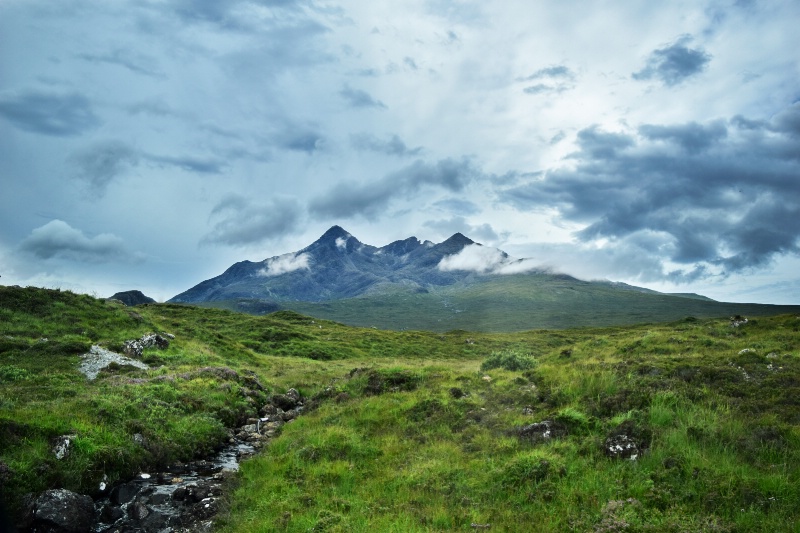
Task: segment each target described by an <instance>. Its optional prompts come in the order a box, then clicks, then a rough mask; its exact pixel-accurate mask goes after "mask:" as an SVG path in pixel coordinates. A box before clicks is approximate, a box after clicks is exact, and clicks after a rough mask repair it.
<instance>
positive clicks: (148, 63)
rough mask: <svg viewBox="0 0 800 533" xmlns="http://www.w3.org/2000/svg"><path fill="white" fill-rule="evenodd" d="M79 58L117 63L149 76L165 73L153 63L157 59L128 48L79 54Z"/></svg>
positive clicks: (162, 75) (93, 61)
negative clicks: (104, 52) (105, 52)
mask: <svg viewBox="0 0 800 533" xmlns="http://www.w3.org/2000/svg"><path fill="white" fill-rule="evenodd" d="M78 57H80V58H81V59H83V60H85V61H88V62H90V63H108V64H110V65H117V66H120V67H123V68H126V69H128V70H130V71H131V72H135V73H136V74H142V75H144V76H149V77H151V78H164V77H165V75H164V73H163V72H161V71H160V70H159V69H158V68H157V67H156V66H155V65H156V63H157V61H156V60H155V59H154V58H152V57H148V56H145V55H142V54H137V53H135V52H132V51H130V50H125V49H121V48H118V49H116V50H114V51H113V52H110V53H107V54H79V56H78Z"/></svg>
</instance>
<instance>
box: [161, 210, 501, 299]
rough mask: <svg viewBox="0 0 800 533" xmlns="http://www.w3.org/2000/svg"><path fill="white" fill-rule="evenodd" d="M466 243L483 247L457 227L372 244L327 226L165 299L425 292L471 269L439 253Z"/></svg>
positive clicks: (339, 296) (459, 249)
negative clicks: (306, 240)
mask: <svg viewBox="0 0 800 533" xmlns="http://www.w3.org/2000/svg"><path fill="white" fill-rule="evenodd" d="M468 247H469V248H470V250H472V249H479V248H485V247H483V246H482V245H481V244H479V243H476V242H475V241H473V240H472V239H470V238H468V237H466V236H464V235H462V234H461V233H456V234H454V235H453V236H451V237H450V238H449V239H447V240H445V241H444V242H441V243H438V244H435V243H432V242H430V241H424V242H423V241H420V240H419V239H417V238H416V237H409V238H407V239H404V240H398V241H394V242H392V243H389V244H387V245H386V246H383V247H380V248H378V247H375V246H372V245H369V244H365V243H362V242H361V241H359V240H358V239H357V238H356V237H354V236H353V235H352V234H350V233H349V232H347V231H346V230H344V229H343V228H341V227H340V226H333V227H331V228H330V229H329V230H328V231H326V232H325V233H324V234H323V235H322V236H321V237H320V238H319V239H317V240H316V241H314V242H313V243H312V244H310V245H309V246H307V247H305V248H303V249H302V250H299V251H297V252H294V253H289V254H284V255H281V256H275V257H271V258H269V259H266V260H264V261H260V262H252V261H241V262H238V263H236V264H234V265H232V266H231V267H230V268H228V269H227V270H226V271H225V272H223V273H222V274H220V275H219V276H216V277H214V278H211V279H209V280H206V281H203V282H201V283H199V284H198V285H196V286H194V287H192V288H191V289H189V290H187V291H185V292H183V293H181V294H178V295H177V296H175V297H173V298H172V299H170V300H169V301H170V302H174V303H201V302H213V301H224V300H232V299H237V298H247V299H259V300H268V301H275V302H282V301H305V302H322V301H327V300H338V299H343V298H352V297H356V296H360V295H363V294H374V293H375V292H376V291H378V292H394V291H403V292H412V293H413V292H426V291H427V290H428V289H429V288H431V287H441V286H448V285H452V284H454V283H456V282H458V281H462V280H464V279H465V278H467V277H469V276H472V275H475V274H476V272H477V270H476V269H473V268H458V266H456V267H451V266H447V265H444V266H443V260H444V259H445V258H448V257H453V256H456V255H458V254H460V253H462V252H464V250H465V249H466V248H468ZM486 249H487V250H490V251H491V255H492V258H493V259H495V260H496V259H497V258H500V259H501V260H508V255H507V254H505V253H504V252H501V251H499V250H494V249H491V248H486Z"/></svg>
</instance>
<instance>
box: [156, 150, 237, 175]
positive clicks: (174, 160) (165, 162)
mask: <svg viewBox="0 0 800 533" xmlns="http://www.w3.org/2000/svg"><path fill="white" fill-rule="evenodd" d="M142 157H143V158H145V159H147V160H148V161H151V162H153V163H155V164H157V165H159V166H170V167H177V168H180V169H182V170H185V171H187V172H196V173H198V174H219V173H220V172H222V168H223V166H224V165H225V163H223V162H222V161H217V160H214V159H207V158H199V157H194V156H167V155H155V154H142Z"/></svg>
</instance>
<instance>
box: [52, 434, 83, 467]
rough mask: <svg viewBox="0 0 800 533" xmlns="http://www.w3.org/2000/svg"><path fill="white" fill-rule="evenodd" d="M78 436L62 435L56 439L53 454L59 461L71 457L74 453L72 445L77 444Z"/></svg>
mask: <svg viewBox="0 0 800 533" xmlns="http://www.w3.org/2000/svg"><path fill="white" fill-rule="evenodd" d="M76 437H77V435H61V436H60V437H58V438H57V439H56V443H55V445H54V446H53V454H54V455H55V456H56V459H58V460H59V461H60V460H61V459H64V458H66V457H68V456H69V453H70V452H71V451H72V443H73V442H75V439H76Z"/></svg>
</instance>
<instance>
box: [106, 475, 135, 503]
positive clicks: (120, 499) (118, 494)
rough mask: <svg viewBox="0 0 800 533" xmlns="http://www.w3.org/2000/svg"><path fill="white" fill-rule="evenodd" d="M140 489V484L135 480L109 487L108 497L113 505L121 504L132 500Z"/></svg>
mask: <svg viewBox="0 0 800 533" xmlns="http://www.w3.org/2000/svg"><path fill="white" fill-rule="evenodd" d="M140 489H141V485H139V484H138V483H136V482H133V481H131V482H129V483H123V484H121V485H117V486H115V487H114V488H113V489H111V492H110V493H109V495H108V499H109V500H110V501H111V503H113V504H114V505H122V504H125V503H128V502H129V501H131V500H133V499H134V498H135V497H136V495H137V494H139V490H140Z"/></svg>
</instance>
